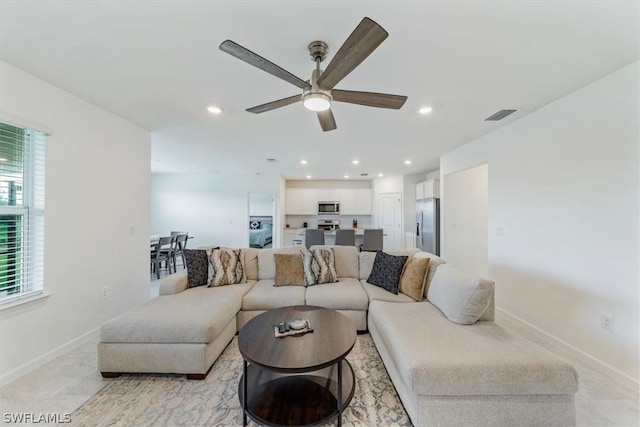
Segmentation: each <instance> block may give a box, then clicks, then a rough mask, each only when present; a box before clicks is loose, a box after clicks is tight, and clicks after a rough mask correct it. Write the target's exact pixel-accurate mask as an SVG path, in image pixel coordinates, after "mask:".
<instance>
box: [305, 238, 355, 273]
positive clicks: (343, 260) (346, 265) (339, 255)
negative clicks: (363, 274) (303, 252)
mask: <svg viewBox="0 0 640 427" xmlns="http://www.w3.org/2000/svg"><path fill="white" fill-rule="evenodd" d="M317 248H322V249H332V250H333V253H334V255H335V264H336V272H337V273H338V277H339V278H340V277H353V278H354V279H357V278H359V274H360V268H359V264H360V262H359V256H358V249H356V247H355V246H340V245H314V246H311V250H313V249H317Z"/></svg>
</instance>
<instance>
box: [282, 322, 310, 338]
mask: <svg viewBox="0 0 640 427" xmlns="http://www.w3.org/2000/svg"><path fill="white" fill-rule="evenodd" d="M308 332H313V328H312V327H311V323H309V320H307V319H299V318H296V319H293V320H290V321H288V322H280V323H276V324H274V325H273V333H274V335H275V337H276V338H283V337H288V336H292V335H302V334H306V333H308Z"/></svg>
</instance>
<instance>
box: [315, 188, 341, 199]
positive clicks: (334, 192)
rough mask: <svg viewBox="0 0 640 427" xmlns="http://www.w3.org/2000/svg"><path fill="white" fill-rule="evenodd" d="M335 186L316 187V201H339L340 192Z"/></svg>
mask: <svg viewBox="0 0 640 427" xmlns="http://www.w3.org/2000/svg"><path fill="white" fill-rule="evenodd" d="M341 191H342V190H339V189H337V188H319V189H318V201H319V202H339V201H340V192H341Z"/></svg>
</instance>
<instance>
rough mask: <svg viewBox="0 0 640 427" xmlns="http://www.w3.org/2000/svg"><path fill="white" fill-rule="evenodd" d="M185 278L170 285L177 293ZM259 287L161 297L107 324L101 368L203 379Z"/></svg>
mask: <svg viewBox="0 0 640 427" xmlns="http://www.w3.org/2000/svg"><path fill="white" fill-rule="evenodd" d="M186 280H187V278H186V274H182V275H175V276H174V277H171V279H170V280H168V281H165V286H166V288H167V289H169V288H173V289H174V290H177V289H180V288H183V287H186ZM254 283H255V281H248V282H247V283H243V284H237V285H233V286H221V287H215V288H208V287H205V286H201V287H196V288H191V289H188V290H186V291H182V292H178V293H176V294H173V295H161V296H159V297H157V298H154V299H152V300H150V301H149V302H147V303H146V304H144V305H142V306H141V307H139V308H138V309H135V310H132V311H129V312H127V313H124V314H122V315H121V316H118V317H116V318H115V319H113V320H111V321H109V322H107V323H105V324H104V325H103V326H102V328H101V340H100V341H101V342H100V343H99V344H98V369H99V370H100V372H101V373H102V375H103V376H104V377H113V376H117V375H119V374H121V373H124V372H149V373H151V372H153V373H175V374H187V376H188V377H189V378H191V379H198V378H204V377H205V376H206V374H207V372H208V371H209V369H210V368H211V366H212V365H213V362H215V360H216V359H217V358H218V356H219V355H220V354H221V353H222V351H223V350H224V348H225V347H226V346H227V345H228V344H229V342H231V340H232V339H233V337H234V335H235V333H236V314H237V312H238V311H239V310H240V307H241V304H242V297H243V296H244V295H245V294H246V293H247V292H248V291H249V289H251V287H252V286H253V285H254ZM165 291H166V289H165Z"/></svg>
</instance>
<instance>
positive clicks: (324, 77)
mask: <svg viewBox="0 0 640 427" xmlns="http://www.w3.org/2000/svg"><path fill="white" fill-rule="evenodd" d="M388 36H389V33H387V32H386V31H385V30H384V28H382V27H381V26H380V25H378V24H377V23H376V22H374V21H373V20H371V19H369V18H366V17H365V18H364V19H363V20H362V21H360V23H359V24H358V26H357V27H356V29H355V30H353V32H352V33H351V35H349V37H348V38H347V40H346V41H345V42H344V43H343V44H342V46H341V47H340V49H339V50H338V52H337V53H336V54H335V55H334V57H333V59H332V60H331V62H329V65H328V66H327V68H326V69H325V70H324V71H322V69H320V63H321V62H322V61H323V60H324V59H325V57H326V55H327V44H326V43H325V42H322V41H313V42H311V43H310V44H309V53H310V54H311V59H312V60H313V61H314V62H315V63H316V68H315V70H313V73H312V75H311V80H308V81H304V80H302V79H301V78H299V77H296V76H294V75H293V74H291V73H290V72H288V71H287V70H285V69H283V68H281V67H279V66H277V65H276V64H274V63H272V62H270V61H268V60H267V59H265V58H263V57H261V56H260V55H258V54H256V53H253V52H252V51H250V50H249V49H246V48H244V47H242V46H240V45H239V44H237V43H235V42H233V41H231V40H225V41H224V42H222V44H220V50H222V51H223V52H226V53H228V54H229V55H232V56H235V57H236V58H238V59H240V60H242V61H244V62H246V63H248V64H251V65H253V66H254V67H257V68H260V69H261V70H263V71H266V72H267V73H269V74H272V75H274V76H276V77H278V78H281V79H282V80H284V81H286V82H289V83H291V84H292V85H294V86H297V87H299V88H300V89H302V95H294V96H290V97H287V98H283V99H279V100H277V101H272V102H268V103H266V104H262V105H258V106H256V107H252V108H249V109H247V111H249V112H250V113H255V114H260V113H264V112H265V111H270V110H274V109H276V108H280V107H284V106H286V105H289V104H293V103H295V102H298V101H302V103H303V105H304V106H305V107H306V108H307V109H309V110H312V111H316V112H317V114H318V120H319V121H320V126H321V127H322V130H323V131H325V132H327V131H330V130H334V129H336V121H335V119H334V117H333V113H332V112H331V102H332V101H337V102H348V103H350V104H359V105H366V106H369V107H378V108H390V109H394V110H398V109H400V108H401V107H402V106H403V105H404V103H405V101H406V100H407V97H406V96H401V95H390V94H386V93H376V92H359V91H352V90H340V89H334V87H335V86H336V85H337V84H338V83H339V82H340V81H341V80H342V79H344V78H345V77H346V76H347V75H348V74H349V73H350V72H351V71H353V70H354V69H355V68H356V67H357V66H358V65H360V63H362V61H364V60H365V59H366V58H367V57H368V56H369V55H370V54H371V53H372V52H373V51H374V50H375V49H376V48H377V47H378V46H380V44H381V43H382V42H383V41H384V39H386V38H387V37H388Z"/></svg>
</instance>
